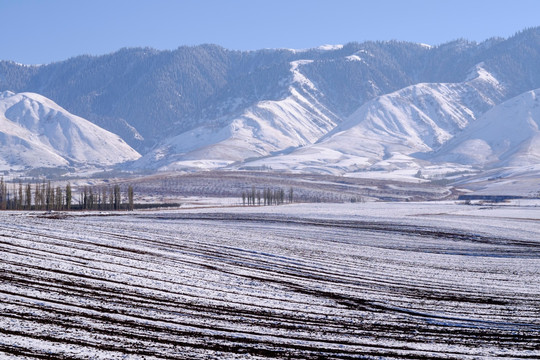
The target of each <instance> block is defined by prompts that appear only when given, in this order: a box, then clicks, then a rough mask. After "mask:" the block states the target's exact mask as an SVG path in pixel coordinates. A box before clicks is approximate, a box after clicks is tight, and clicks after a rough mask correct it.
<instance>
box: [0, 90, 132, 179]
mask: <svg viewBox="0 0 540 360" xmlns="http://www.w3.org/2000/svg"><path fill="white" fill-rule="evenodd" d="M139 157H140V155H139V154H138V153H137V152H136V151H135V150H133V149H132V148H131V147H130V146H129V145H127V144H126V143H125V142H124V141H123V140H122V139H121V138H119V137H118V136H117V135H114V134H112V133H110V132H108V131H106V130H104V129H102V128H100V127H98V126H96V125H94V124H92V123H90V122H89V121H87V120H85V119H83V118H80V117H78V116H75V115H73V114H71V113H69V112H68V111H66V110H65V109H63V108H62V107H60V106H59V105H58V104H56V103H55V102H53V101H52V100H50V99H48V98H46V97H44V96H41V95H39V94H35V93H19V94H15V93H13V92H7V91H6V92H3V93H2V94H1V96H0V167H2V168H17V167H23V168H24V167H56V166H67V165H72V166H77V165H93V166H107V165H112V164H116V163H120V162H124V161H129V160H135V159H137V158H139Z"/></svg>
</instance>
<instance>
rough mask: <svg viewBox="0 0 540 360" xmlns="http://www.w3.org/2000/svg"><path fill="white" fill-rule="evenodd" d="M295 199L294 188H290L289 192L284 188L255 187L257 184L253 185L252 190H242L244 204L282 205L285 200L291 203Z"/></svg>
mask: <svg viewBox="0 0 540 360" xmlns="http://www.w3.org/2000/svg"><path fill="white" fill-rule="evenodd" d="M293 200H294V190H293V188H292V187H291V188H289V190H288V191H287V194H285V190H284V189H283V188H275V189H271V188H264V189H263V190H262V191H261V190H260V189H255V186H252V187H251V190H248V191H243V192H242V205H244V206H246V205H247V206H255V205H258V206H261V205H264V206H268V205H281V204H284V203H285V201H288V202H289V204H290V203H292V202H293Z"/></svg>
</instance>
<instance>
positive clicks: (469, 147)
mask: <svg viewBox="0 0 540 360" xmlns="http://www.w3.org/2000/svg"><path fill="white" fill-rule="evenodd" d="M539 97H540V89H537V90H534V91H529V92H526V93H524V94H521V95H519V96H517V97H515V98H513V99H510V100H508V101H506V102H504V103H503V104H500V105H498V106H496V107H494V108H493V109H491V110H490V111H488V112H487V113H486V114H484V116H482V117H481V118H480V119H479V120H478V121H477V122H475V123H474V124H472V125H471V126H470V127H468V128H467V129H466V130H465V131H463V132H462V133H461V134H459V135H458V136H456V138H454V139H453V140H452V141H450V142H448V143H447V144H446V145H445V146H443V147H442V148H441V149H440V150H439V151H438V152H437V153H436V156H435V157H434V159H435V160H437V161H449V162H457V163H462V164H470V165H476V166H483V167H486V166H487V167H503V166H529V165H531V164H539V163H540V131H539V126H540V99H539Z"/></svg>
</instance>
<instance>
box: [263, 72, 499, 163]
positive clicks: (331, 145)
mask: <svg viewBox="0 0 540 360" xmlns="http://www.w3.org/2000/svg"><path fill="white" fill-rule="evenodd" d="M504 95H505V89H504V87H503V86H502V85H501V84H499V82H498V81H497V80H496V79H495V78H494V77H493V75H491V74H490V73H488V72H487V71H486V70H485V69H484V68H483V67H482V66H481V64H479V65H478V66H476V67H475V68H474V69H473V71H472V72H471V74H470V75H469V78H468V80H467V81H465V82H463V83H455V84H444V83H443V84H418V85H413V86H409V87H406V88H404V89H402V90H399V91H396V92H394V93H391V94H388V95H382V96H379V97H377V98H376V99H374V100H371V101H369V102H367V103H366V104H364V105H362V106H361V107H360V108H358V110H356V111H355V112H354V113H353V114H352V115H351V116H350V117H349V118H348V119H347V120H346V121H344V122H343V123H342V124H340V125H338V126H337V127H336V128H335V129H334V130H332V131H331V132H330V133H329V134H327V135H326V136H325V137H324V138H322V139H321V140H320V141H319V142H318V143H316V144H314V145H312V146H308V147H304V148H301V149H299V150H297V151H295V152H293V153H291V154H289V155H284V156H281V157H278V158H276V159H268V160H263V161H261V162H262V163H265V164H266V165H267V166H271V167H273V168H280V169H283V168H285V169H287V168H288V169H294V170H310V171H313V170H316V169H319V171H331V172H337V173H344V172H351V171H357V170H360V169H364V170H374V169H376V170H382V169H385V170H391V169H394V168H396V167H400V166H401V167H410V166H415V165H414V164H411V163H414V162H415V160H414V159H413V158H412V155H413V154H415V153H418V152H428V151H431V150H433V149H436V148H438V147H440V146H441V145H442V144H444V143H446V142H447V141H448V140H450V139H451V138H452V137H453V136H455V134H457V133H459V132H461V131H462V130H463V129H465V128H466V127H467V126H468V125H469V124H470V123H472V122H474V121H475V119H476V118H477V117H478V116H479V115H481V114H482V113H483V112H485V111H487V110H488V109H490V108H491V107H492V106H495V105H496V104H497V103H499V102H500V101H501V99H502V98H504ZM416 167H417V165H416Z"/></svg>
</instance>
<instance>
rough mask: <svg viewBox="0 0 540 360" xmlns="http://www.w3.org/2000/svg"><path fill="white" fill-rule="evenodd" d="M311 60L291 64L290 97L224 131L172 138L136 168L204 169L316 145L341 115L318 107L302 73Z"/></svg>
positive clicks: (227, 124)
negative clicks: (194, 166) (198, 166)
mask: <svg viewBox="0 0 540 360" xmlns="http://www.w3.org/2000/svg"><path fill="white" fill-rule="evenodd" d="M310 61H311V60H300V61H294V62H291V75H292V77H291V78H292V82H291V85H290V87H289V93H290V94H289V96H287V97H286V98H284V99H283V100H278V101H261V102H259V103H257V104H255V105H253V106H251V107H249V108H247V109H245V110H244V111H243V113H241V114H240V115H239V116H236V117H232V118H230V119H225V120H223V121H221V123H223V124H224V125H222V126H221V127H215V126H203V127H199V128H196V129H193V130H191V131H188V132H185V133H182V134H180V135H177V136H174V137H171V138H169V139H167V140H165V142H164V143H163V145H161V146H159V147H157V148H155V149H154V150H153V151H151V152H150V153H149V154H147V155H145V156H144V157H143V158H141V159H140V160H139V161H137V162H136V164H135V166H136V167H138V168H152V169H160V170H174V169H186V168H192V166H191V165H192V161H193V160H201V161H203V162H201V163H200V164H201V165H202V166H204V165H209V166H210V167H218V166H223V165H224V164H231V163H233V162H237V161H243V160H245V159H248V158H254V157H255V158H258V157H263V156H268V155H271V154H272V153H274V152H279V151H283V150H285V149H289V148H296V147H299V146H305V145H309V144H312V143H314V142H315V141H317V140H318V139H320V138H321V137H322V136H323V135H324V134H326V133H328V132H329V131H330V130H331V129H333V128H334V127H335V126H336V119H337V116H336V115H335V114H333V113H332V112H331V111H330V110H328V109H327V108H326V107H325V106H324V105H323V104H321V103H320V101H319V100H318V95H319V92H318V90H317V88H316V86H315V84H314V83H313V82H311V81H310V80H309V79H308V78H307V77H305V76H304V75H303V74H302V72H301V67H302V66H303V65H305V64H308V63H309V62H310Z"/></svg>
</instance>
